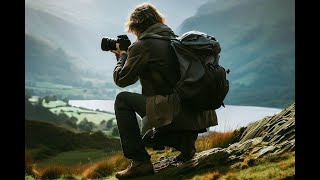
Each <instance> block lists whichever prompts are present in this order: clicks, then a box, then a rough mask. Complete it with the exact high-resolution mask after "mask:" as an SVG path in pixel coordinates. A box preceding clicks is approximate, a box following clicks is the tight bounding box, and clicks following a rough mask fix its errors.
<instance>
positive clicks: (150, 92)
mask: <svg viewBox="0 0 320 180" xmlns="http://www.w3.org/2000/svg"><path fill="white" fill-rule="evenodd" d="M148 33H155V34H159V35H161V36H168V37H172V36H174V33H173V31H172V30H171V29H170V28H169V27H168V26H166V25H164V24H160V23H157V24H154V25H153V26H151V27H150V28H148V29H147V30H146V31H145V32H144V33H143V34H141V36H140V37H138V40H137V41H135V42H134V43H133V44H132V45H131V46H130V47H129V49H128V53H127V55H126V54H123V55H122V56H120V58H119V60H118V62H117V65H116V67H115V69H114V73H113V78H114V82H115V83H116V84H117V85H118V86H120V87H126V86H129V85H131V84H134V83H135V82H137V81H138V80H140V83H141V86H142V94H143V95H145V96H146V97H147V102H146V117H147V118H144V119H143V120H144V122H143V124H144V130H143V132H144V131H145V130H147V129H149V128H152V127H156V128H157V127H160V126H164V125H169V124H170V125H169V126H170V127H171V128H173V129H177V130H200V129H204V128H208V127H210V126H215V125H217V124H218V122H217V116H216V113H215V111H214V110H210V111H203V112H194V111H192V107H183V106H181V104H180V102H179V99H178V96H177V95H176V94H174V93H173V85H172V84H175V83H176V82H177V81H178V80H179V79H180V73H179V64H178V62H177V60H176V56H175V55H174V52H173V51H172V50H171V49H170V42H169V41H166V40H161V39H151V38H150V39H141V38H142V37H143V36H145V35H146V34H148Z"/></svg>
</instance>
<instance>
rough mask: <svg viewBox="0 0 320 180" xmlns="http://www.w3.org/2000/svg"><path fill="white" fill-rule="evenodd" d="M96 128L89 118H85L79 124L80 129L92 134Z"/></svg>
mask: <svg viewBox="0 0 320 180" xmlns="http://www.w3.org/2000/svg"><path fill="white" fill-rule="evenodd" d="M93 127H94V124H93V122H89V121H88V119H87V118H84V119H83V120H82V121H81V122H80V123H79V124H78V128H79V129H80V130H82V131H86V132H91V131H92V129H93Z"/></svg>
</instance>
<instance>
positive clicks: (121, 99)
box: [114, 91, 130, 109]
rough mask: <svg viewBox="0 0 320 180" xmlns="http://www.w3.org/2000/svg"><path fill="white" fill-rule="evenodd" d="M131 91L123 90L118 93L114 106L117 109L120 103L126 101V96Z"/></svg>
mask: <svg viewBox="0 0 320 180" xmlns="http://www.w3.org/2000/svg"><path fill="white" fill-rule="evenodd" d="M129 94H130V92H127V91H123V92H120V93H118V94H117V96H116V100H115V103H114V108H115V109H117V107H119V105H120V104H122V103H124V102H125V101H126V98H127V97H128V96H129Z"/></svg>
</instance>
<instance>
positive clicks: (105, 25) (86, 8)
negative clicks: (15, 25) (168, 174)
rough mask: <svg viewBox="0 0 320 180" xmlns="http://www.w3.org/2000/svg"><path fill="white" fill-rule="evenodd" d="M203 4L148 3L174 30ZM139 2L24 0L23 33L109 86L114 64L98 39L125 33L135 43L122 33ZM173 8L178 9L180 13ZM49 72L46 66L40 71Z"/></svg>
mask: <svg viewBox="0 0 320 180" xmlns="http://www.w3.org/2000/svg"><path fill="white" fill-rule="evenodd" d="M204 1H205V0H187V1H186V3H188V4H192V5H193V6H181V2H165V1H163V0H151V1H150V2H151V3H153V4H155V5H156V6H157V7H158V8H159V10H160V11H161V12H162V13H163V14H164V15H165V16H166V17H168V20H167V22H168V23H170V26H171V25H172V26H174V27H177V26H178V24H180V23H181V22H182V21H183V20H184V19H185V17H186V15H187V16H191V15H192V14H190V13H192V12H193V13H194V12H195V11H196V8H197V7H199V6H200V5H201V4H203V2H204ZM142 2H144V1H142V0H139V1H128V0H127V1H112V2H111V1H101V0H90V1H86V0H84V1H78V0H68V1H56V0H46V1H38V0H26V2H25V33H26V34H27V35H30V36H32V37H35V38H36V39H41V40H44V41H46V42H48V43H50V44H51V45H52V46H54V47H55V48H60V49H62V50H63V51H64V52H65V53H66V54H68V55H69V56H71V57H72V58H69V61H70V62H71V63H72V65H73V66H75V67H77V68H79V69H81V70H83V71H86V72H87V73H88V74H90V75H91V76H94V77H90V78H93V79H99V80H103V81H109V82H112V81H113V79H112V71H113V69H114V66H115V64H116V61H115V58H114V54H112V53H110V52H104V51H102V50H101V49H100V43H101V39H102V37H106V36H108V37H111V38H116V36H117V35H119V34H124V33H125V34H128V35H129V37H130V39H131V41H135V37H134V36H133V35H132V34H129V33H127V32H125V28H124V24H125V22H126V20H127V17H128V14H129V12H130V11H132V10H133V9H134V8H135V6H137V5H138V4H140V3H142ZM176 7H179V13H177V8H176ZM174 14H178V15H174ZM26 58H27V57H26ZM28 58H29V57H28ZM50 68H51V67H50V66H47V67H45V69H43V70H44V71H45V70H46V69H50ZM49 71H50V70H49Z"/></svg>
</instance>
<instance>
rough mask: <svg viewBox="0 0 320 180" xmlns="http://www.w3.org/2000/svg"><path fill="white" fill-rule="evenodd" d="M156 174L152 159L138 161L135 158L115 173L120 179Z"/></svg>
mask: <svg viewBox="0 0 320 180" xmlns="http://www.w3.org/2000/svg"><path fill="white" fill-rule="evenodd" d="M151 174H154V169H153V165H152V163H151V161H150V160H146V161H136V160H133V161H132V162H131V164H130V165H129V166H128V167H127V168H126V169H125V170H122V171H120V172H117V173H116V174H115V176H116V178H118V179H128V178H133V177H137V176H146V175H151Z"/></svg>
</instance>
